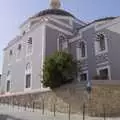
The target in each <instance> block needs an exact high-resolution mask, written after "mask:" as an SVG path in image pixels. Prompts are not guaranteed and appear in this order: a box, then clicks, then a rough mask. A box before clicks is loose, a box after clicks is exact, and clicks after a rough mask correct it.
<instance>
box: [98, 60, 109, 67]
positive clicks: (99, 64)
mask: <svg viewBox="0 0 120 120" xmlns="http://www.w3.org/2000/svg"><path fill="white" fill-rule="evenodd" d="M107 64H109V62H108V61H106V62H102V63H98V64H97V66H102V65H107Z"/></svg>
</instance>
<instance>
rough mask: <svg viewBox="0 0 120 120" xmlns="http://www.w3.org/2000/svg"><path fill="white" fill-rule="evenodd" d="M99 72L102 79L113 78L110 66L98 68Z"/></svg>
mask: <svg viewBox="0 0 120 120" xmlns="http://www.w3.org/2000/svg"><path fill="white" fill-rule="evenodd" d="M97 73H98V75H99V76H100V78H101V79H102V80H109V79H111V75H110V74H111V73H110V67H109V66H105V67H101V68H97Z"/></svg>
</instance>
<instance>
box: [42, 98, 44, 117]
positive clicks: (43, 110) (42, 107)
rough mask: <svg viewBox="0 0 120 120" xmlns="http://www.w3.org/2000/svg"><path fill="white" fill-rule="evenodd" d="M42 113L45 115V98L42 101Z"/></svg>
mask: <svg viewBox="0 0 120 120" xmlns="http://www.w3.org/2000/svg"><path fill="white" fill-rule="evenodd" d="M42 103H43V104H42V114H43V115H44V109H45V105H44V99H43V102H42Z"/></svg>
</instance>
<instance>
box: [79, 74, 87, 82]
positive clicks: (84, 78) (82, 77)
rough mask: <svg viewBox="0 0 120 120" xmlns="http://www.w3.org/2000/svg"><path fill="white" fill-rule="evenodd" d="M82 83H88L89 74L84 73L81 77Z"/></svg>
mask: <svg viewBox="0 0 120 120" xmlns="http://www.w3.org/2000/svg"><path fill="white" fill-rule="evenodd" d="M80 81H87V73H83V74H81V75H80Z"/></svg>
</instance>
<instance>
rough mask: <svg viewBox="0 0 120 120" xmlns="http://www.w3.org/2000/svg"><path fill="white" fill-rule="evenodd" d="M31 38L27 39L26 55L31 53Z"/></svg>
mask: <svg viewBox="0 0 120 120" xmlns="http://www.w3.org/2000/svg"><path fill="white" fill-rule="evenodd" d="M32 44H33V41H32V37H29V39H28V41H27V54H30V53H32Z"/></svg>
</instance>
